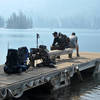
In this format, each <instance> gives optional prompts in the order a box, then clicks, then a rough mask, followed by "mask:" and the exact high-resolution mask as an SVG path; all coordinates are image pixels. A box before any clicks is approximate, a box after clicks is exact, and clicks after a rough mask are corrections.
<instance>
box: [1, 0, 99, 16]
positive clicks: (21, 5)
mask: <svg viewBox="0 0 100 100" xmlns="http://www.w3.org/2000/svg"><path fill="white" fill-rule="evenodd" d="M99 9H100V0H0V15H2V16H8V15H10V14H11V13H12V12H15V11H16V12H18V11H24V12H25V13H29V14H31V13H32V15H33V14H35V15H42V16H43V15H44V16H70V15H71V16H72V15H78V14H79V15H90V14H97V15H99Z"/></svg>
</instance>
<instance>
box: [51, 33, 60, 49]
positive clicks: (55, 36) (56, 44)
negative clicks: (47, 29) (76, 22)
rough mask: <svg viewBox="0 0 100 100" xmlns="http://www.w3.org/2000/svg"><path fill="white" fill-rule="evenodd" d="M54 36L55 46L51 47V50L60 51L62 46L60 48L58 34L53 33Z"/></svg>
mask: <svg viewBox="0 0 100 100" xmlns="http://www.w3.org/2000/svg"><path fill="white" fill-rule="evenodd" d="M52 34H53V36H54V40H53V44H52V46H51V50H60V46H59V42H60V41H59V36H58V33H57V32H54V33H52Z"/></svg>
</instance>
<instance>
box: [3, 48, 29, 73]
mask: <svg viewBox="0 0 100 100" xmlns="http://www.w3.org/2000/svg"><path fill="white" fill-rule="evenodd" d="M19 58H20V57H19V55H18V50H16V49H8V54H7V57H6V63H5V66H4V72H5V73H8V74H15V73H21V72H23V71H26V70H27V69H28V66H27V65H24V64H21V63H20V59H19ZM22 62H24V61H22Z"/></svg>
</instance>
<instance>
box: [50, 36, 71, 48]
mask: <svg viewBox="0 0 100 100" xmlns="http://www.w3.org/2000/svg"><path fill="white" fill-rule="evenodd" d="M69 41H70V39H69V38H68V37H66V36H65V35H62V36H60V37H56V38H54V41H53V44H52V47H51V50H64V49H65V48H69Z"/></svg>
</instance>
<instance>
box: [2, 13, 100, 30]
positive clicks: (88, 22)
mask: <svg viewBox="0 0 100 100" xmlns="http://www.w3.org/2000/svg"><path fill="white" fill-rule="evenodd" d="M0 27H4V28H8V29H28V28H91V29H100V16H98V17H97V16H92V17H91V18H90V17H86V16H72V17H67V16H64V17H54V18H50V17H42V16H35V17H34V16H32V17H28V16H26V15H25V14H24V13H23V12H19V14H16V13H12V14H11V16H10V17H9V18H8V19H7V20H4V18H3V17H1V16H0Z"/></svg>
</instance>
